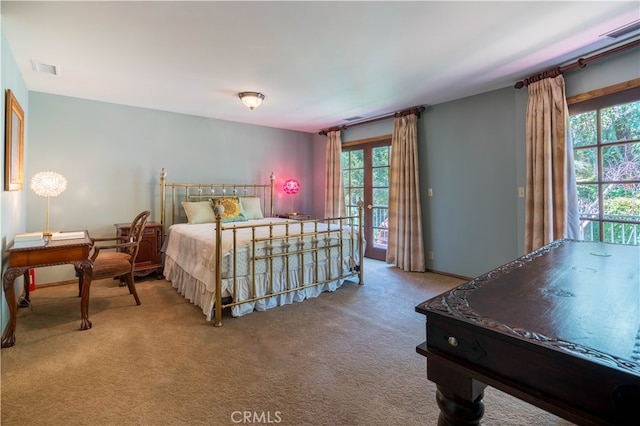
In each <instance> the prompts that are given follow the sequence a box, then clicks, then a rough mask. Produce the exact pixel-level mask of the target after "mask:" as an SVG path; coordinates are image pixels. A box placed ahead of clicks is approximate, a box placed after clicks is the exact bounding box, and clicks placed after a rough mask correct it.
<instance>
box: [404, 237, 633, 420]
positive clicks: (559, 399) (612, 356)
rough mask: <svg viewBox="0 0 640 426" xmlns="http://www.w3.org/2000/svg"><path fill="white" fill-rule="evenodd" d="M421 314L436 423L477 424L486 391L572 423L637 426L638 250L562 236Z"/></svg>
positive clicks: (421, 309) (450, 293) (441, 299)
mask: <svg viewBox="0 0 640 426" xmlns="http://www.w3.org/2000/svg"><path fill="white" fill-rule="evenodd" d="M416 311H417V312H419V313H422V314H424V315H426V320H427V340H426V342H424V343H422V344H421V345H419V346H418V347H417V349H416V350H417V352H418V353H420V354H422V355H424V356H426V357H427V376H428V378H429V380H431V381H433V382H435V383H436V385H437V395H436V400H437V403H438V406H439V407H440V416H439V419H438V425H440V426H443V425H462V424H464V425H478V424H480V419H481V418H482V415H483V414H484V404H483V400H482V399H483V392H484V389H485V387H486V386H487V385H488V386H492V387H495V388H497V389H500V390H502V391H504V392H507V393H509V394H511V395H513V396H515V397H517V398H520V399H522V400H524V401H527V402H529V403H531V404H534V405H536V406H538V407H540V408H542V409H544V410H547V411H549V412H551V413H553V414H555V415H558V416H560V417H563V418H565V419H567V420H569V421H571V422H574V423H576V424H580V425H639V424H640V330H639V328H640V247H639V246H623V245H614V244H606V243H597V242H579V241H572V240H559V241H556V242H553V243H551V244H549V245H547V246H545V247H543V248H541V249H538V250H536V251H534V252H532V253H529V254H527V255H525V256H522V257H520V258H519V259H517V260H515V261H513V262H511V263H508V264H506V265H504V266H502V267H500V268H497V269H495V270H493V271H491V272H488V273H486V274H484V275H481V276H479V277H477V278H475V279H473V280H472V281H469V282H467V283H465V284H462V285H460V286H458V287H456V288H455V289H452V290H450V291H448V292H446V293H443V294H441V295H439V296H437V297H434V298H432V299H430V300H427V301H426V302H423V303H421V304H419V305H418V306H417V307H416ZM488 409H490V407H488Z"/></svg>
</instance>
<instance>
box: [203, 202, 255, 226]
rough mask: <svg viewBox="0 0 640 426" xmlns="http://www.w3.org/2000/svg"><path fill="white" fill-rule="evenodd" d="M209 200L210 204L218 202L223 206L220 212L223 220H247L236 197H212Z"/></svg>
mask: <svg viewBox="0 0 640 426" xmlns="http://www.w3.org/2000/svg"><path fill="white" fill-rule="evenodd" d="M211 202H212V204H213V203H216V202H219V203H220V204H221V205H222V207H224V212H223V213H222V221H223V222H240V221H244V220H247V218H246V217H245V216H244V214H243V213H242V207H240V200H239V199H238V197H223V198H214V199H212V200H211ZM212 210H213V209H212Z"/></svg>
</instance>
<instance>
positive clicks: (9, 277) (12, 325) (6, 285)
mask: <svg viewBox="0 0 640 426" xmlns="http://www.w3.org/2000/svg"><path fill="white" fill-rule="evenodd" d="M25 271H28V269H25V268H10V269H8V270H7V272H6V273H5V274H4V277H2V288H3V290H4V298H5V299H6V301H7V306H8V307H9V324H7V328H6V329H5V330H4V334H3V335H2V347H3V348H9V347H11V346H13V345H15V344H16V336H15V332H16V322H17V318H16V317H17V310H18V304H17V303H16V291H15V289H14V288H13V283H14V282H15V280H16V278H18V277H19V276H20V275H24V274H25Z"/></svg>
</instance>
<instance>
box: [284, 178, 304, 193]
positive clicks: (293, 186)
mask: <svg viewBox="0 0 640 426" xmlns="http://www.w3.org/2000/svg"><path fill="white" fill-rule="evenodd" d="M282 189H284V192H286V193H287V194H289V195H293V194H297V193H298V191H300V182H298V181H297V180H295V179H287V180H286V181H285V182H284V186H283V187H282Z"/></svg>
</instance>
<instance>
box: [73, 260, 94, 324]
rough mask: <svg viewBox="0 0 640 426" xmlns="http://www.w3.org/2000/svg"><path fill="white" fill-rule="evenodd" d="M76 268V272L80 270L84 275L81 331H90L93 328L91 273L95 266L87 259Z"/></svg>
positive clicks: (77, 264) (82, 280)
mask: <svg viewBox="0 0 640 426" xmlns="http://www.w3.org/2000/svg"><path fill="white" fill-rule="evenodd" d="M75 266H76V270H79V271H80V273H81V274H82V278H81V282H82V290H81V295H82V299H81V301H80V315H81V317H82V322H81V323H80V330H89V329H90V328H91V326H92V324H91V321H89V288H90V287H91V271H92V268H93V264H92V263H91V261H90V260H88V259H87V260H83V261H82V262H79V263H76V265H75Z"/></svg>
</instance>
